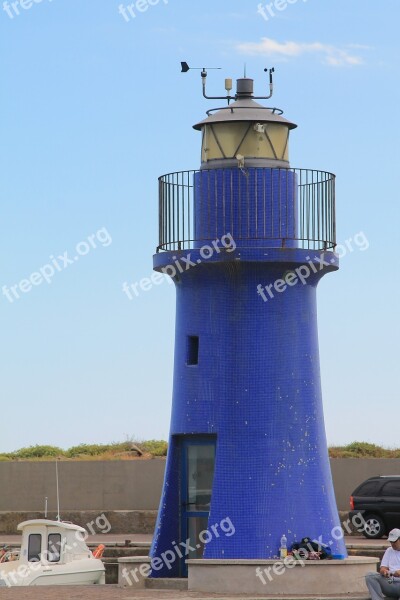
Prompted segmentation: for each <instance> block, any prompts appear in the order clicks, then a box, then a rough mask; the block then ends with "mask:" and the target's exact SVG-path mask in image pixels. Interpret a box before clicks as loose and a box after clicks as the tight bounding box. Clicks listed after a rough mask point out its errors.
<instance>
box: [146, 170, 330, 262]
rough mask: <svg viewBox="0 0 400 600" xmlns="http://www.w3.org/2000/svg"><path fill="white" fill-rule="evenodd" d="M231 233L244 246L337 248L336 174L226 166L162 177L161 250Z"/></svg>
mask: <svg viewBox="0 0 400 600" xmlns="http://www.w3.org/2000/svg"><path fill="white" fill-rule="evenodd" d="M228 233H229V234H231V235H232V237H233V239H234V240H235V242H236V244H237V245H238V246H240V247H242V248H243V247H255V246H257V247H268V248H274V247H277V248H282V247H292V248H293V247H295V248H303V249H309V250H327V249H332V248H334V247H335V245H336V223H335V175H333V174H332V173H329V172H327V171H316V170H312V169H292V168H290V169H283V168H276V169H275V168H249V169H234V168H226V169H214V170H212V169H210V170H202V171H181V172H177V173H169V174H167V175H163V176H161V177H160V178H159V246H158V248H157V252H159V251H161V250H167V251H176V250H186V249H189V248H193V247H200V246H201V245H202V244H203V243H204V244H205V243H207V242H209V241H210V240H214V239H215V240H217V239H220V238H221V236H223V235H226V234H228Z"/></svg>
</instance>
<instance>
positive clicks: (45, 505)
mask: <svg viewBox="0 0 400 600" xmlns="http://www.w3.org/2000/svg"><path fill="white" fill-rule="evenodd" d="M48 500H49V499H48V497H47V496H46V497H45V499H44V518H45V519H47V503H48Z"/></svg>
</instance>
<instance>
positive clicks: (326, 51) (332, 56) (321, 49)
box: [236, 37, 364, 67]
mask: <svg viewBox="0 0 400 600" xmlns="http://www.w3.org/2000/svg"><path fill="white" fill-rule="evenodd" d="M349 47H352V48H359V49H361V48H360V47H359V46H356V45H354V44H353V45H352V46H347V48H349ZM236 49H237V50H238V51H239V52H240V53H241V54H250V55H257V54H258V55H260V56H268V57H274V58H281V59H283V60H288V59H290V58H296V57H298V56H302V55H304V54H315V55H318V56H319V57H320V58H321V59H322V62H323V63H324V64H327V65H330V66H332V67H343V66H352V67H354V66H357V65H362V64H363V63H364V61H363V59H362V58H361V56H357V55H356V54H354V53H351V52H349V51H348V50H347V49H346V48H338V47H336V46H330V45H328V44H321V43H320V42H313V43H310V44H307V43H301V42H278V41H277V40H273V39H272V38H266V37H264V38H261V41H260V42H244V43H240V44H237V45H236Z"/></svg>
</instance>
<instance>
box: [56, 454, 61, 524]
mask: <svg viewBox="0 0 400 600" xmlns="http://www.w3.org/2000/svg"><path fill="white" fill-rule="evenodd" d="M56 483H57V521H58V522H60V521H61V518H60V490H59V487H58V462H57V460H56Z"/></svg>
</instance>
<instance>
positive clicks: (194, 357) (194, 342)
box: [186, 335, 199, 365]
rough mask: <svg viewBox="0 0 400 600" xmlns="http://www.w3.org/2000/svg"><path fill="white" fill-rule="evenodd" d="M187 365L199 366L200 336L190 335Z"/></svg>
mask: <svg viewBox="0 0 400 600" xmlns="http://www.w3.org/2000/svg"><path fill="white" fill-rule="evenodd" d="M186 364H187V365H198V364H199V336H198V335H189V336H188V344H187V360H186Z"/></svg>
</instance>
